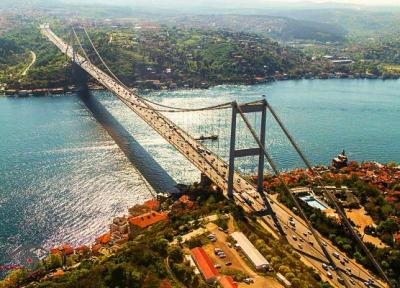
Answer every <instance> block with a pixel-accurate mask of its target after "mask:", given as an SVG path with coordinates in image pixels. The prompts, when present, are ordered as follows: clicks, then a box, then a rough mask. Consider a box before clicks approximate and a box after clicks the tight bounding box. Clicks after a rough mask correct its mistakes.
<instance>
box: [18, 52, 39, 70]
mask: <svg viewBox="0 0 400 288" xmlns="http://www.w3.org/2000/svg"><path fill="white" fill-rule="evenodd" d="M31 56H32V61H31V63H30V64H29V65H28V67H26V68H25V70H24V71H23V72H22V73H21V75H22V76H25V75H26V73H28V71H29V69H31V67H32V65H33V64H35V62H36V54H35V52H33V51H31Z"/></svg>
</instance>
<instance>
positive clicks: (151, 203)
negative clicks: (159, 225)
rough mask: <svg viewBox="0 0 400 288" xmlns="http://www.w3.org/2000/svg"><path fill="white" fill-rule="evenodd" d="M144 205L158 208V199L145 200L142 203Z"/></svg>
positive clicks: (154, 208) (152, 208)
mask: <svg viewBox="0 0 400 288" xmlns="http://www.w3.org/2000/svg"><path fill="white" fill-rule="evenodd" d="M143 205H144V206H146V207H149V208H150V209H151V210H158V208H160V201H157V200H147V201H146V202H144V203H143Z"/></svg>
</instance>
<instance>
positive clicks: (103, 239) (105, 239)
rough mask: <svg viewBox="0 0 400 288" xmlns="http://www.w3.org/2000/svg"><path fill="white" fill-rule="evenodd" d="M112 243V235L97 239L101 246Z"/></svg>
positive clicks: (108, 234) (107, 234) (104, 235)
mask: <svg viewBox="0 0 400 288" xmlns="http://www.w3.org/2000/svg"><path fill="white" fill-rule="evenodd" d="M110 241H111V233H110V232H108V233H105V234H103V235H101V236H99V237H97V238H96V242H97V243H100V244H108V243H110Z"/></svg>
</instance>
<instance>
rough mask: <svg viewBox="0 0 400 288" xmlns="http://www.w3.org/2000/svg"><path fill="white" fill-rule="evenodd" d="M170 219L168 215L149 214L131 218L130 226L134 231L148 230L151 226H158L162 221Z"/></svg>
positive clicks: (153, 212)
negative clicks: (138, 229)
mask: <svg viewBox="0 0 400 288" xmlns="http://www.w3.org/2000/svg"><path fill="white" fill-rule="evenodd" d="M167 219H168V216H167V214H166V213H163V212H161V213H159V212H155V211H152V212H149V213H145V214H142V215H139V216H136V217H130V218H129V219H128V221H129V224H130V229H131V231H133V230H134V229H135V228H137V227H139V228H146V227H148V226H151V225H153V224H156V223H158V222H160V221H165V220H167Z"/></svg>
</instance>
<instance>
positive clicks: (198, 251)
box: [190, 247, 220, 285]
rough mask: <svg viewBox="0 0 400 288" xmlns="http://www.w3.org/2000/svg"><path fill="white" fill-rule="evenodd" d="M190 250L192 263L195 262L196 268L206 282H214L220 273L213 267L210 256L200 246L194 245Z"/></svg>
mask: <svg viewBox="0 0 400 288" xmlns="http://www.w3.org/2000/svg"><path fill="white" fill-rule="evenodd" d="M190 252H191V256H192V259H193V261H194V263H196V266H197V268H198V269H199V271H200V273H201V275H202V276H203V278H204V280H205V281H206V282H207V284H211V285H213V284H215V283H216V282H217V280H218V277H219V276H220V274H219V272H218V271H217V269H216V268H215V267H214V264H213V262H212V261H211V259H210V257H208V255H207V253H206V251H204V249H203V248H201V247H196V248H193V249H192V250H191V251H190Z"/></svg>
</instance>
